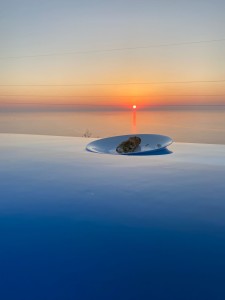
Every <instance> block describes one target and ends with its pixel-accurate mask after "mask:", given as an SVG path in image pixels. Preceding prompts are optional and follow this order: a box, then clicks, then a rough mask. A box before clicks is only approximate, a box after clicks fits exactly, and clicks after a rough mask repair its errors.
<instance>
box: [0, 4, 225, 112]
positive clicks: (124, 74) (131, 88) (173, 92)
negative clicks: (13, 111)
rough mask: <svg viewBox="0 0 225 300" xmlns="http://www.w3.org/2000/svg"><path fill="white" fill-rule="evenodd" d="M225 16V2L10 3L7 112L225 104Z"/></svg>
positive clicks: (3, 52)
mask: <svg viewBox="0 0 225 300" xmlns="http://www.w3.org/2000/svg"><path fill="white" fill-rule="evenodd" d="M224 11H225V1H224V0H215V1H211V0H210V1H208V0H194V1H193V0H191V1H183V0H180V1H175V0H171V1H168V0H157V1H156V0H145V1H143V0H136V1H134V0H120V1H117V0H114V1H108V0H104V1H103V0H83V1H76V0H70V1H69V0H65V1H58V0H54V1H53V0H52V1H50V0H43V1H42V0H37V1H32V0H17V1H16V0H14V1H12V0H8V1H6V0H5V1H4V2H2V3H1V10H0V38H1V47H0V104H1V105H6V104H7V103H8V104H10V105H19V103H23V104H24V103H25V104H24V105H26V103H27V105H30V104H31V105H32V104H35V103H36V104H37V105H39V104H45V105H46V104H62V105H63V104H70V103H71V104H79V105H84V106H85V105H87V106H88V105H101V104H106V105H118V106H121V107H122V106H126V105H128V106H129V105H133V104H137V105H138V106H143V107H144V106H146V105H177V104H178V105H189V104H195V105H198V104H203V105H208V104H210V105H213V104H225V18H224ZM16 103H17V104H16Z"/></svg>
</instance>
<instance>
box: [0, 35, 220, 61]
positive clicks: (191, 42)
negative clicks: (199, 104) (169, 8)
mask: <svg viewBox="0 0 225 300" xmlns="http://www.w3.org/2000/svg"><path fill="white" fill-rule="evenodd" d="M217 42H225V38H222V39H212V40H200V41H190V42H177V43H168V44H155V45H154V44H153V45H149V46H137V47H121V48H109V49H96V50H75V51H68V52H52V53H42V54H34V55H18V56H2V57H0V59H1V60H2V59H19V58H34V57H45V56H62V55H74V54H89V53H101V52H102V53H104V52H119V51H132V50H139V49H140V50H144V49H151V48H162V47H174V46H185V45H194V44H209V43H217Z"/></svg>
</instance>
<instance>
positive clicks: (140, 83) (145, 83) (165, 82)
mask: <svg viewBox="0 0 225 300" xmlns="http://www.w3.org/2000/svg"><path fill="white" fill-rule="evenodd" d="M216 82H225V79H220V80H187V81H151V82H123V83H74V84H0V86H2V87H7V86H18V87H20V86H21V87H23V86H48V87H49V86H53V87H55V86H64V87H67V86H68V87H69V86H107V85H120V86H121V85H154V84H192V83H216Z"/></svg>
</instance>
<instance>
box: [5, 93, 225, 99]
mask: <svg viewBox="0 0 225 300" xmlns="http://www.w3.org/2000/svg"><path fill="white" fill-rule="evenodd" d="M0 97H35V98H154V97H225V94H164V95H162V94H157V95H140V96H137V95H134V96H132V95H127V96H124V95H122V96H120V95H114V96H110V95H93V96H89V95H81V96H79V95H72V96H68V95H61V96H59V95H21V94H13V95H0Z"/></svg>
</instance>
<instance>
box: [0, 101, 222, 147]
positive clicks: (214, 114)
mask: <svg viewBox="0 0 225 300" xmlns="http://www.w3.org/2000/svg"><path fill="white" fill-rule="evenodd" d="M0 133H18V134H38V135H56V136H74V137H82V136H84V137H87V138H88V137H93V138H104V137H110V136H115V135H124V134H132V135H138V134H141V133H148V134H152V133H154V134H162V135H167V136H170V137H171V138H172V139H173V140H174V141H175V142H187V143H206V144H225V106H201V107H169V108H168V107H167V108H162V107H161V108H152V109H149V110H138V109H137V110H126V111H124V110H123V111H107V110H104V111H98V110H95V111H76V110H72V111H68V110H67V111H65V110H63V111H59V110H57V111H49V110H48V111H0Z"/></svg>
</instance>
